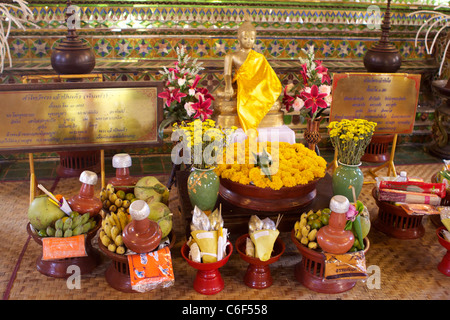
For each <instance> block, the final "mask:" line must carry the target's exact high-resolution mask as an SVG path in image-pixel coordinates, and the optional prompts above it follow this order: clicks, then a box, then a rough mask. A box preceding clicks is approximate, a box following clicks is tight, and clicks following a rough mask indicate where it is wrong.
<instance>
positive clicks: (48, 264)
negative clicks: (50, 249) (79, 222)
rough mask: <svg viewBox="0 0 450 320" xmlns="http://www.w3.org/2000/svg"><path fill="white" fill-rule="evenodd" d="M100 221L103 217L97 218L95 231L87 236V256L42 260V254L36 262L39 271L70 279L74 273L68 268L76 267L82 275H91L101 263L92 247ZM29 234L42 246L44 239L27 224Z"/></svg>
mask: <svg viewBox="0 0 450 320" xmlns="http://www.w3.org/2000/svg"><path fill="white" fill-rule="evenodd" d="M100 219H101V217H100V216H97V225H96V226H95V228H94V229H92V230H91V231H89V232H88V233H87V234H86V238H85V248H86V253H87V256H85V257H75V258H66V259H57V260H42V254H41V255H40V256H39V257H38V258H37V260H36V268H37V270H38V271H39V272H40V273H42V274H44V275H46V276H49V277H53V278H68V277H70V276H71V275H72V273H70V272H69V273H68V272H67V268H69V267H70V266H74V265H75V266H78V267H79V268H80V274H81V275H84V274H89V273H91V272H92V271H93V270H94V269H95V268H96V267H97V266H98V265H99V264H100V263H101V257H100V255H99V253H98V252H97V250H95V249H94V248H93V247H92V244H91V241H92V239H93V238H94V236H95V234H96V233H97V231H98V229H99V228H100ZM27 232H28V234H29V235H30V236H31V237H32V238H33V239H34V241H36V243H37V244H39V245H41V246H42V238H43V237H40V236H38V235H37V234H36V233H35V232H33V230H32V229H31V225H30V223H28V224H27Z"/></svg>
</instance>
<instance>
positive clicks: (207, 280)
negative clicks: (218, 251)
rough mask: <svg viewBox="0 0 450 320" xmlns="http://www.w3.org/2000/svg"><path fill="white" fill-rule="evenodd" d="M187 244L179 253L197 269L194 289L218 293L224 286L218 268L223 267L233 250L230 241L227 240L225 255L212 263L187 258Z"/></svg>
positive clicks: (199, 291)
mask: <svg viewBox="0 0 450 320" xmlns="http://www.w3.org/2000/svg"><path fill="white" fill-rule="evenodd" d="M189 250H190V249H189V246H188V245H187V244H186V243H185V244H183V247H182V248H181V255H182V256H183V258H184V259H185V260H186V261H187V263H188V264H189V265H190V266H191V267H193V268H195V269H197V275H196V277H195V279H194V290H195V291H197V292H198V293H201V294H205V295H211V294H216V293H219V292H220V291H222V290H223V288H224V287H225V283H224V281H223V278H222V276H221V274H220V272H219V268H221V267H223V266H224V265H225V264H226V263H227V261H228V259H229V258H230V256H231V253H232V252H233V246H232V245H231V243H230V241H228V242H227V255H226V257H224V258H223V259H222V260H219V261H217V262H212V263H198V262H194V261H192V260H191V259H189Z"/></svg>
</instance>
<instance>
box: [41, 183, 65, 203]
mask: <svg viewBox="0 0 450 320" xmlns="http://www.w3.org/2000/svg"><path fill="white" fill-rule="evenodd" d="M38 188H39V189H41V190H42V191H43V192H44V193H45V194H46V195H48V196H49V197H50V198H51V199H52V200H53V201H56V202H57V203H60V202H59V201H58V199H56V198H55V196H54V195H53V194H51V193H50V192H49V191H47V189H45V188H44V186H43V185H42V184H38Z"/></svg>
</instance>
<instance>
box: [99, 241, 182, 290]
mask: <svg viewBox="0 0 450 320" xmlns="http://www.w3.org/2000/svg"><path fill="white" fill-rule="evenodd" d="M169 239H170V244H169V249H172V247H173V245H174V244H175V234H174V233H173V232H171V233H170V234H169ZM98 247H99V249H100V251H101V252H103V253H104V254H105V255H106V256H107V257H108V258H110V259H111V263H110V265H109V266H108V268H107V269H106V271H105V279H106V282H108V284H109V285H110V286H111V287H112V288H114V289H116V290H118V291H121V292H126V293H133V292H135V293H137V291H134V290H133V289H132V288H131V280H130V269H129V268H128V257H127V255H124V254H117V253H115V252H111V251H109V250H108V248H107V247H105V246H104V245H103V244H102V242H101V241H100V239H99V241H98Z"/></svg>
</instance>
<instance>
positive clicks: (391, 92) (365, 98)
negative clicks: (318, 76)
mask: <svg viewBox="0 0 450 320" xmlns="http://www.w3.org/2000/svg"><path fill="white" fill-rule="evenodd" d="M419 90H420V75H418V74H404V73H387V74H382V73H342V74H335V75H334V77H333V91H332V94H333V101H332V104H331V107H330V121H340V120H342V119H365V120H369V121H373V122H376V123H377V127H376V130H375V132H376V133H386V134H388V133H389V134H409V133H412V131H413V129H414V121H415V117H416V109H417V103H418V100H419Z"/></svg>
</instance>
